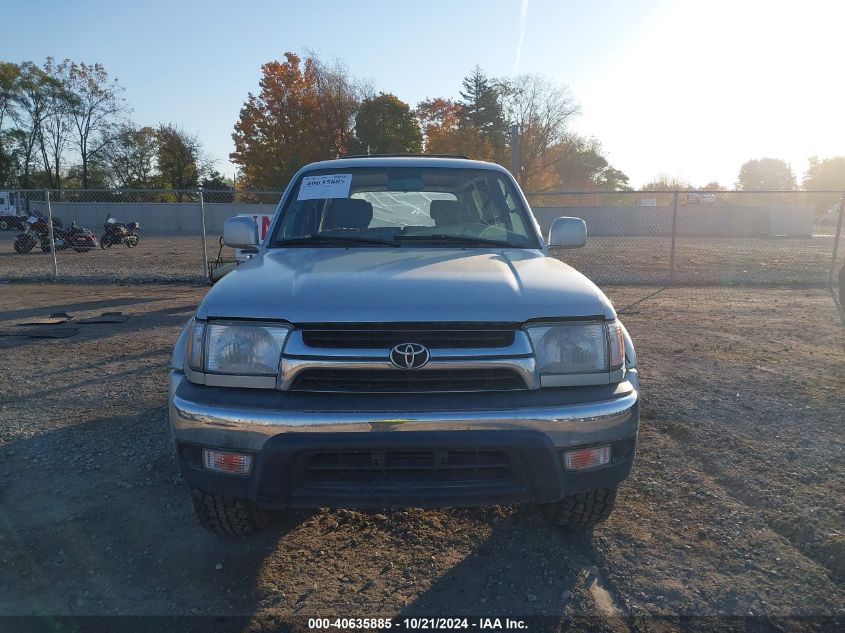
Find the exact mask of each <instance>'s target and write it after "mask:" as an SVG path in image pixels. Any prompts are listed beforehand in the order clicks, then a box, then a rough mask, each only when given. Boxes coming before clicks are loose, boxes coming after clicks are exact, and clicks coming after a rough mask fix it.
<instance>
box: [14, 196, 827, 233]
mask: <svg viewBox="0 0 845 633" xmlns="http://www.w3.org/2000/svg"><path fill="white" fill-rule="evenodd" d="M52 206H53V214H54V215H55V216H57V217H60V218H61V219H62V220H63V221H64V222H65V223H66V224H70V223H71V222H72V221H75V222H77V223H78V224H81V225H83V226H87V227H88V228H90V229H92V230H93V231H95V232H97V233H99V232H100V231H101V230H102V226H103V223H104V222H105V220H106V217H107V216H108V215H109V214H111V215H112V217H115V218H117V219H119V220H122V221H124V222H132V221H137V222H140V223H141V230H142V233H144V234H147V235H199V234H200V233H201V232H202V218H201V216H200V207H199V204H198V203H196V202H190V203H187V202H183V203H167V202H145V203H140V202H139V203H136V202H54V203H53V205H52ZM30 208H31V209H32V210H33V211H38V212H40V213H43V214H44V213H45V211H46V208H45V206H44V203H41V202H35V201H33V202H32V203H30ZM532 210H533V212H534V215H535V216H536V217H537V221H538V222H539V223H540V226H541V227H542V229H543V234H544V235H548V232H549V228H550V227H551V224H552V222H553V221H554V219H555V218H557V217H560V216H562V215H567V216H575V217H579V218H582V219H583V220H584V221H585V222H586V223H587V233H588V235H607V236H626V235H627V236H644V235H671V234H672V207H671V206H666V207H640V206H630V207H534V208H533V209H532ZM275 211H276V205H275V204H246V203H206V205H205V214H206V215H205V225H206V231H207V232H208V234H210V235H213V234H217V235H219V234H220V233H222V231H223V222H224V221H225V220H226V219H227V218H230V217H232V216H235V215H238V214H241V213H247V214H250V215H256V214H265V215H272V214H273V213H275ZM812 232H813V207H812V205H776V206H766V207H730V206H720V205H683V206H679V207H678V218H677V234H678V235H681V236H684V235H689V236H716V237H767V236H780V235H783V236H789V237H808V236H810V235H812Z"/></svg>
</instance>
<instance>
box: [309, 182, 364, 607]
mask: <svg viewBox="0 0 845 633" xmlns="http://www.w3.org/2000/svg"><path fill="white" fill-rule="evenodd" d="M351 186H352V174H329V175H326V176H305V178H303V179H302V184H301V185H299V195H298V196H297V197H296V199H297V200H324V199H326V198H348V197H349V188H350V187H351ZM352 619H355V618H352ZM364 619H366V618H364ZM370 619H372V618H370Z"/></svg>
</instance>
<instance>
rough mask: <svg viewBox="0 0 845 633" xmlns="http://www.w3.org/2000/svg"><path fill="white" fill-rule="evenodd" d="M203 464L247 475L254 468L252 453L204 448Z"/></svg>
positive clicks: (207, 467)
mask: <svg viewBox="0 0 845 633" xmlns="http://www.w3.org/2000/svg"><path fill="white" fill-rule="evenodd" d="M202 465H203V466H205V468H206V469H208V470H215V471H217V472H221V473H230V474H232V475H247V474H249V471H250V470H251V469H252V455H245V454H244V453H228V452H226V451H213V450H211V449H208V448H204V449H202Z"/></svg>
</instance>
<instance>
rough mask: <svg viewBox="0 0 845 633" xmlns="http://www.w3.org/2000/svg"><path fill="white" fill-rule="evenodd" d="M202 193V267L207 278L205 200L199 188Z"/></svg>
mask: <svg viewBox="0 0 845 633" xmlns="http://www.w3.org/2000/svg"><path fill="white" fill-rule="evenodd" d="M199 194H200V216H201V218H202V269H203V272H204V273H205V278H206V280H207V279H208V278H209V277H208V249H207V248H206V237H205V200H204V199H203V195H202V189H200V190H199Z"/></svg>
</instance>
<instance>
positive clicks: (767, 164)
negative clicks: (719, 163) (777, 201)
mask: <svg viewBox="0 0 845 633" xmlns="http://www.w3.org/2000/svg"><path fill="white" fill-rule="evenodd" d="M737 187H738V188H739V189H742V190H743V191H767V190H768V191H791V190H793V189H795V174H794V173H792V168H791V167H790V166H789V165H788V164H787V163H786V162H785V161H782V160H780V159H779V158H761V159H759V160H749V161H748V162H747V163H745V164H744V165H743V166H742V167H741V168H740V170H739V179H738V180H737Z"/></svg>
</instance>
